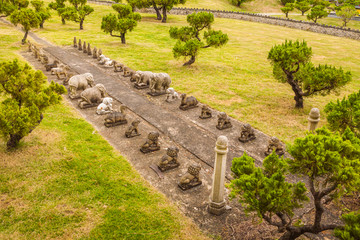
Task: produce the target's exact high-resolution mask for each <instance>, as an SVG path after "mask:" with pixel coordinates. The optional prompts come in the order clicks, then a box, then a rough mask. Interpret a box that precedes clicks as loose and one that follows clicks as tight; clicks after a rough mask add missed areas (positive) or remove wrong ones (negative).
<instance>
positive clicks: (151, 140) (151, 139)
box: [140, 132, 160, 153]
mask: <svg viewBox="0 0 360 240" xmlns="http://www.w3.org/2000/svg"><path fill="white" fill-rule="evenodd" d="M159 136H160V134H159V133H158V132H150V133H149V135H148V139H147V140H146V142H145V143H144V144H143V145H142V146H141V148H140V151H141V152H142V153H149V152H154V151H158V150H160V144H159Z"/></svg>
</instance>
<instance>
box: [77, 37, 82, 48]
mask: <svg viewBox="0 0 360 240" xmlns="http://www.w3.org/2000/svg"><path fill="white" fill-rule="evenodd" d="M78 46H79V48H78V49H79V51H82V44H81V39H79V44H78Z"/></svg>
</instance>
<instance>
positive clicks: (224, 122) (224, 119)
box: [216, 112, 232, 130]
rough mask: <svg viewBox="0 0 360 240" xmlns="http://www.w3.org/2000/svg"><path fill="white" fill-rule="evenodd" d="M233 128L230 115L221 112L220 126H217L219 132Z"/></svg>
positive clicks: (219, 117)
mask: <svg viewBox="0 0 360 240" xmlns="http://www.w3.org/2000/svg"><path fill="white" fill-rule="evenodd" d="M231 127H232V125H231V122H230V118H229V117H228V115H226V113H224V112H220V113H219V115H218V124H217V125H216V128H217V129H219V130H223V129H227V128H231Z"/></svg>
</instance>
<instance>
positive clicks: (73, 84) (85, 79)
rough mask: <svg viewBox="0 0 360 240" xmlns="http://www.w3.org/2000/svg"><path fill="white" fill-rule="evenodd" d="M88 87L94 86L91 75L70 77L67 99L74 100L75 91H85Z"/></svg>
mask: <svg viewBox="0 0 360 240" xmlns="http://www.w3.org/2000/svg"><path fill="white" fill-rule="evenodd" d="M88 86H90V87H93V86H94V77H93V75H92V74H91V73H84V74H79V75H75V76H72V77H71V78H70V79H69V90H70V92H69V97H70V98H71V99H74V98H76V97H77V96H76V95H77V94H76V91H77V90H85V89H86V88H87V87H88Z"/></svg>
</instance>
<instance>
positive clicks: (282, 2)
mask: <svg viewBox="0 0 360 240" xmlns="http://www.w3.org/2000/svg"><path fill="white" fill-rule="evenodd" d="M294 2H295V0H280V3H281V5H283V6H285V5H286V4H287V3H294Z"/></svg>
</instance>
